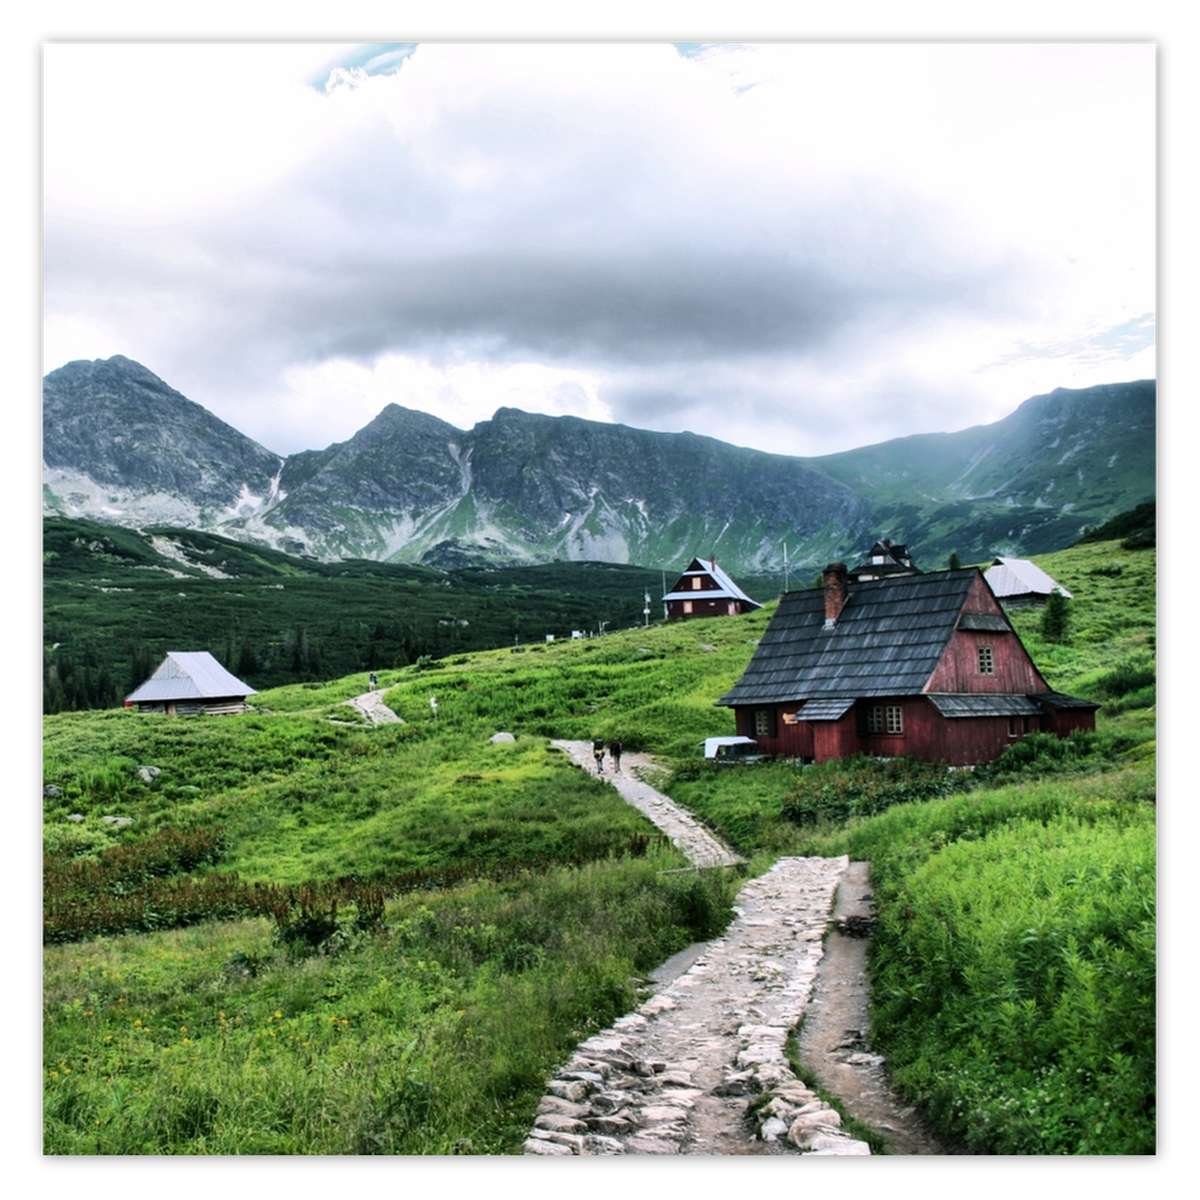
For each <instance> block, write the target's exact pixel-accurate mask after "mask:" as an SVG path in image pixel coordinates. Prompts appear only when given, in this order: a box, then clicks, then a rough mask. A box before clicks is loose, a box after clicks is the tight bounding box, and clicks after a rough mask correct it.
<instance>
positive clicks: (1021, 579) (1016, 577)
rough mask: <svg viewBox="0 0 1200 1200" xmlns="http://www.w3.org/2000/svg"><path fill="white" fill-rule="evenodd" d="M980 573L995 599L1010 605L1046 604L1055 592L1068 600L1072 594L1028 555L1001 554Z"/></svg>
mask: <svg viewBox="0 0 1200 1200" xmlns="http://www.w3.org/2000/svg"><path fill="white" fill-rule="evenodd" d="M983 577H984V578H985V579H986V580H987V581H988V587H990V588H991V589H992V594H993V595H994V596H995V597H996V599H997V600H999V601H1000V603H1001V604H1005V605H1009V606H1014V605H1017V606H1020V605H1030V604H1045V603H1046V601H1047V600H1048V599H1049V598H1050V596H1051V594H1052V593H1054V592H1057V593H1058V594H1059V595H1060V596H1065V597H1066V598H1067V599H1068V600H1070V598H1071V593H1070V592H1068V591H1067V589H1066V588H1065V587H1063V586H1062V584H1061V583H1058V582H1057V581H1056V580H1054V579H1052V578H1051V577H1050V576H1049V575H1047V574H1046V572H1045V571H1043V570H1042V568H1041V567H1039V566H1038V565H1037V563H1032V562H1030V561H1029V559H1027V558H1004V557H1003V556H1001V557H1000V558H996V559H993V560H992V565H991V566H990V567H988V569H987V570H986V571H984V573H983Z"/></svg>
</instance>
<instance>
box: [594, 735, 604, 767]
mask: <svg viewBox="0 0 1200 1200" xmlns="http://www.w3.org/2000/svg"><path fill="white" fill-rule="evenodd" d="M592 755H593V757H594V758H595V759H596V774H597V775H603V774H604V739H603V738H594V739H593V740H592Z"/></svg>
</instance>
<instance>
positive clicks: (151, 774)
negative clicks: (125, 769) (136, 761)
mask: <svg viewBox="0 0 1200 1200" xmlns="http://www.w3.org/2000/svg"><path fill="white" fill-rule="evenodd" d="M161 774H162V771H161V770H160V769H159V768H158V767H138V769H137V777H138V778H139V779H140V780H141V781H142V782H143V783H153V782H154V781H155V780H156V779H157V778H158V777H159V776H160V775H161Z"/></svg>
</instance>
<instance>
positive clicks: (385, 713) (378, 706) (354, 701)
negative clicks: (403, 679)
mask: <svg viewBox="0 0 1200 1200" xmlns="http://www.w3.org/2000/svg"><path fill="white" fill-rule="evenodd" d="M386 691H387V689H386V688H380V689H379V690H378V691H374V692H363V694H362V695H361V696H353V697H351V698H350V699H349V700H347V701H346V703H347V704H349V705H350V706H351V707H352V708H357V709H358V711H359V712H360V713H362V715H363V716H364V717H366V718H367V720H368V721H370V722H371V724H372V725H403V724H404V722H403V721H402V720H401V719H400V718H399V717H398V716H397V715H396V714H395V713H394V712H392V710H391V709H390V708H388V706H387V705H386V704H384V702H383V697H384V693H385V692H386Z"/></svg>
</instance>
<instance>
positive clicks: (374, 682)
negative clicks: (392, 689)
mask: <svg viewBox="0 0 1200 1200" xmlns="http://www.w3.org/2000/svg"><path fill="white" fill-rule="evenodd" d="M378 686H379V676H378V675H376V674H375V672H374V671H372V672H371V673H370V675H368V676H367V687H369V688H370V689H371V691H374V690H375V689H376V688H377V687H378Z"/></svg>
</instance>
